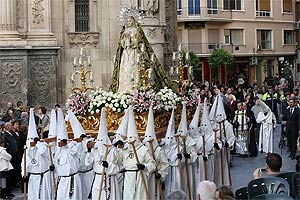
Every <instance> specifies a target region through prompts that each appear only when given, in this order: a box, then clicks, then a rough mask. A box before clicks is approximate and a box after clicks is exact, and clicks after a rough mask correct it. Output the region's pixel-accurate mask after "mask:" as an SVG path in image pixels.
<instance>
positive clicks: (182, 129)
mask: <svg viewBox="0 0 300 200" xmlns="http://www.w3.org/2000/svg"><path fill="white" fill-rule="evenodd" d="M187 130H188V129H187V117H186V102H183V103H182V112H181V119H180V123H179V126H178V129H177V135H187Z"/></svg>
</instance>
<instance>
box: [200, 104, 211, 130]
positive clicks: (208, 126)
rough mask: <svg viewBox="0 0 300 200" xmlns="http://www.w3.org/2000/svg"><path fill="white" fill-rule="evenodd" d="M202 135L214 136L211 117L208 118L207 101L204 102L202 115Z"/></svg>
mask: <svg viewBox="0 0 300 200" xmlns="http://www.w3.org/2000/svg"><path fill="white" fill-rule="evenodd" d="M200 133H201V135H211V134H213V128H212V126H211V123H210V120H209V117H208V105H207V102H206V99H205V100H204V104H203V113H202V119H201V124H200Z"/></svg>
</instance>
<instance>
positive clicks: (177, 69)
mask: <svg viewBox="0 0 300 200" xmlns="http://www.w3.org/2000/svg"><path fill="white" fill-rule="evenodd" d="M176 74H179V67H178V66H177V67H176Z"/></svg>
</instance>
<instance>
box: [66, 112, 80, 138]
mask: <svg viewBox="0 0 300 200" xmlns="http://www.w3.org/2000/svg"><path fill="white" fill-rule="evenodd" d="M67 120H69V121H70V124H71V127H72V130H73V133H74V138H79V137H80V136H81V135H82V134H85V132H84V129H83V127H82V126H81V124H80V122H79V120H78V119H77V117H76V116H75V114H74V113H73V112H72V111H71V110H68V115H67V116H66V121H67Z"/></svg>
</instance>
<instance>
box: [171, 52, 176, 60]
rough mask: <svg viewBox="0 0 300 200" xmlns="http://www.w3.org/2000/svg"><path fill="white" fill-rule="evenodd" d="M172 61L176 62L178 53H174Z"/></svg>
mask: <svg viewBox="0 0 300 200" xmlns="http://www.w3.org/2000/svg"><path fill="white" fill-rule="evenodd" d="M172 60H173V61H175V60H176V52H173V57H172Z"/></svg>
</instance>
